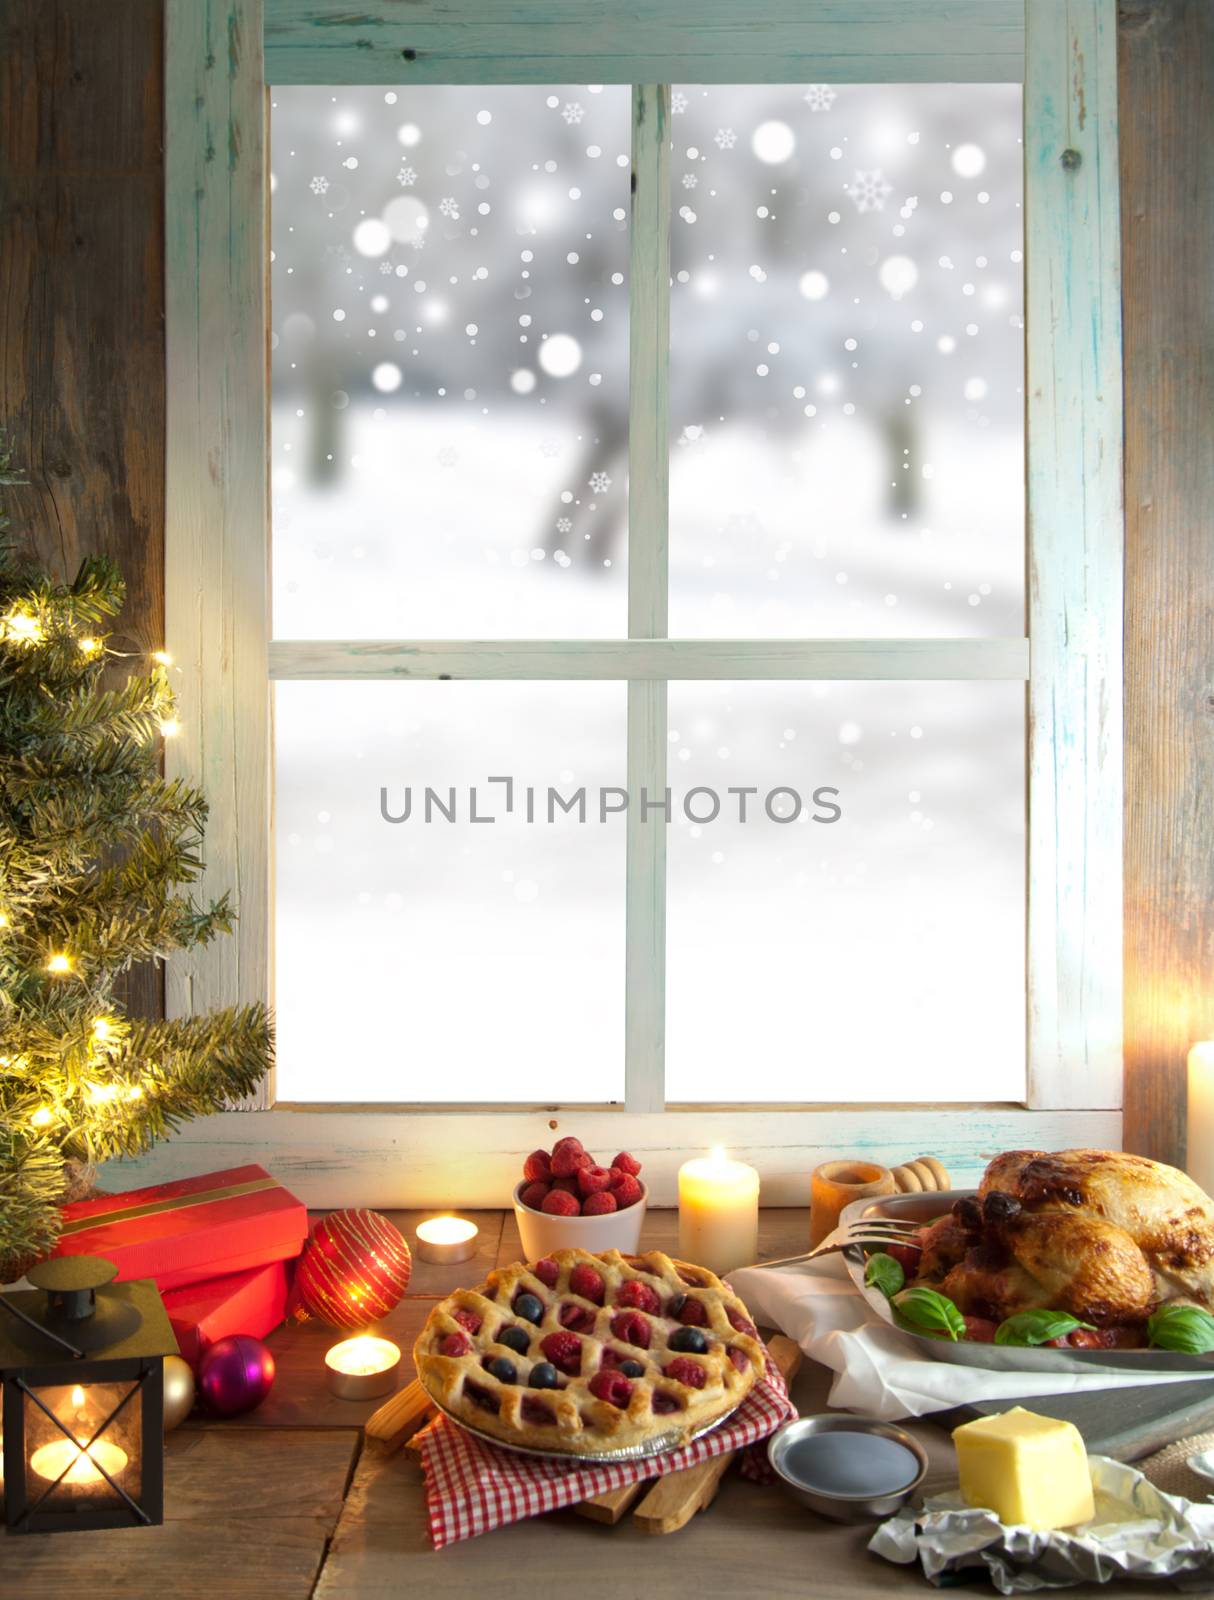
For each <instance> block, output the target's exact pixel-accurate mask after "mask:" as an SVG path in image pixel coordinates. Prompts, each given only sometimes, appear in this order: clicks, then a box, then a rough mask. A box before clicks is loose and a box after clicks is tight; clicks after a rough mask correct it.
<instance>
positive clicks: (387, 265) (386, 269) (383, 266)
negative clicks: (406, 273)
mask: <svg viewBox="0 0 1214 1600" xmlns="http://www.w3.org/2000/svg"><path fill="white" fill-rule="evenodd" d="M379 270H380V271H381V272H382V273H383V275H384V277H385V278H386V277H387V276H388V274H389V273H390V272H392V271H393V270H394V268H393V266H392V263H391V262H390V261H381V262H380V264H379Z"/></svg>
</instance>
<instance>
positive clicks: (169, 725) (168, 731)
mask: <svg viewBox="0 0 1214 1600" xmlns="http://www.w3.org/2000/svg"><path fill="white" fill-rule="evenodd" d="M160 731H161V733H162V734H163V735H164V737H165V738H166V739H175V738H176V737H177V735H178V734H179V733H180V732H181V724H180V722H178V720H177V718H176V717H166V718H165V719H164V721H163V722H162V723H161V724H160Z"/></svg>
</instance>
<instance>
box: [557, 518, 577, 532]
mask: <svg viewBox="0 0 1214 1600" xmlns="http://www.w3.org/2000/svg"><path fill="white" fill-rule="evenodd" d="M556 531H557V532H558V533H572V531H573V523H572V521H571V520H570V519H569V518H568V517H558V518H557V519H556Z"/></svg>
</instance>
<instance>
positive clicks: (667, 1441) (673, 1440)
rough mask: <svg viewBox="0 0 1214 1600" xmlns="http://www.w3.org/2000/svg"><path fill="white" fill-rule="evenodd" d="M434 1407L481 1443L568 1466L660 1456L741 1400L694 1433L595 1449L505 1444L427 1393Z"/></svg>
mask: <svg viewBox="0 0 1214 1600" xmlns="http://www.w3.org/2000/svg"><path fill="white" fill-rule="evenodd" d="M430 1403H431V1405H432V1406H433V1407H434V1409H435V1410H436V1411H437V1412H439V1413H440V1414H441V1415H442V1416H444V1417H446V1419H447V1421H448V1422H451V1423H454V1424H455V1426H456V1427H457V1428H462V1429H463V1431H464V1432H465V1433H467V1434H471V1436H472V1438H474V1439H479V1440H480V1441H481V1443H482V1444H491V1445H493V1446H495V1447H496V1448H497V1449H498V1450H509V1451H510V1453H511V1454H512V1455H516V1456H534V1457H536V1458H537V1459H538V1460H540V1461H563V1462H565V1464H566V1465H567V1466H571V1467H598V1466H605V1465H607V1464H608V1463H610V1462H618V1461H648V1460H649V1459H650V1458H651V1457H652V1456H664V1455H665V1454H666V1452H667V1451H668V1450H679V1449H681V1448H682V1447H683V1446H684V1445H685V1444H691V1443H692V1442H693V1441H694V1440H696V1439H702V1438H703V1437H704V1435H705V1434H708V1433H712V1432H713V1431H714V1430H715V1429H717V1428H720V1427H721V1426H723V1425H724V1424H725V1423H726V1422H728V1421H729V1420H730V1418H731V1417H732V1416H733V1415H734V1412H735V1411H737V1410H738V1407H739V1406H741V1405H743V1404H744V1403H745V1402H744V1401H739V1402H738V1405H736V1406H734V1408H733V1411H727V1412H726V1413H725V1415H724V1416H722V1417H714V1418H713V1419H712V1421H711V1422H706V1423H705V1424H704V1426H703V1427H702V1428H697V1429H696V1431H695V1432H694V1433H689V1434H685V1435H684V1434H674V1433H657V1434H654V1435H653V1437H652V1438H650V1439H646V1440H645V1441H644V1443H643V1444H634V1445H626V1446H622V1447H621V1448H620V1449H617V1450H595V1451H585V1452H579V1451H576V1450H536V1449H534V1448H533V1447H532V1446H531V1445H527V1444H507V1442H506V1441H505V1439H499V1438H498V1437H497V1435H496V1434H492V1433H483V1432H482V1431H481V1430H480V1428H474V1427H472V1426H471V1424H470V1423H467V1422H465V1421H464V1419H463V1418H462V1417H457V1416H453V1415H452V1413H451V1412H450V1411H448V1410H447V1409H446V1407H445V1406H442V1405H440V1404H439V1402H438V1401H437V1400H435V1399H434V1397H433V1395H431V1397H430Z"/></svg>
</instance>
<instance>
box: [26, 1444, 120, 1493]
mask: <svg viewBox="0 0 1214 1600" xmlns="http://www.w3.org/2000/svg"><path fill="white" fill-rule="evenodd" d="M126 1462H127V1455H126V1451H125V1450H123V1449H121V1448H120V1447H119V1446H118V1445H116V1444H111V1443H110V1442H109V1441H108V1440H106V1439H98V1440H97V1441H96V1443H94V1444H91V1445H90V1446H89V1447H88V1449H87V1450H86V1449H85V1448H84V1447H83V1446H82V1445H78V1444H77V1443H76V1441H75V1440H74V1439H56V1440H55V1441H54V1443H53V1444H44V1445H42V1446H41V1447H40V1448H39V1449H37V1450H35V1451H34V1453H33V1455H32V1456H31V1457H30V1468H31V1470H32V1471H34V1472H36V1473H37V1474H38V1476H39V1477H40V1478H48V1479H49V1480H50V1482H51V1483H57V1482H58V1480H59V1479H60V1477H62V1478H63V1481H64V1483H65V1484H68V1483H70V1484H80V1485H88V1484H90V1483H103V1482H104V1481H105V1477H104V1474H105V1473H108V1474H109V1475H110V1477H111V1478H117V1477H118V1476H119V1474H120V1473H121V1472H122V1470H123V1468H124V1467H125V1466H126Z"/></svg>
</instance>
